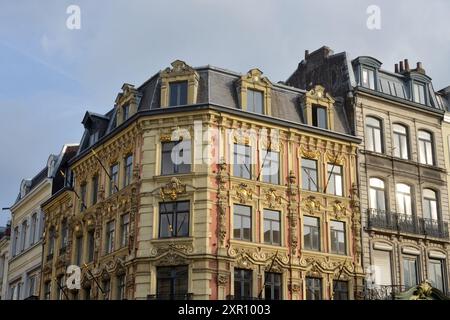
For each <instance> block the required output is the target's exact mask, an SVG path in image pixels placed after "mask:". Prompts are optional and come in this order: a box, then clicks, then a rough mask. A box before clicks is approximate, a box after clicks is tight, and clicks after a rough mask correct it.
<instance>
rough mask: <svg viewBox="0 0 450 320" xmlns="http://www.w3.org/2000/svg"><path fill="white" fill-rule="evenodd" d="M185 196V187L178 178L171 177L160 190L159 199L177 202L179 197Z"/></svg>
mask: <svg viewBox="0 0 450 320" xmlns="http://www.w3.org/2000/svg"><path fill="white" fill-rule="evenodd" d="M182 194H186V185H185V184H183V183H181V181H180V180H178V178H176V177H173V178H172V179H170V182H168V183H167V184H166V185H164V186H162V187H161V188H160V197H161V199H163V200H164V199H170V200H172V201H174V200H177V198H178V196H179V195H182Z"/></svg>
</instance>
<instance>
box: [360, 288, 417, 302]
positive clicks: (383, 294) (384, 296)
mask: <svg viewBox="0 0 450 320" xmlns="http://www.w3.org/2000/svg"><path fill="white" fill-rule="evenodd" d="M407 289H408V288H406V287H405V286H403V285H370V286H369V285H367V286H364V287H356V296H355V298H356V299H357V300H395V296H396V295H397V294H399V293H401V292H404V291H406V290H407Z"/></svg>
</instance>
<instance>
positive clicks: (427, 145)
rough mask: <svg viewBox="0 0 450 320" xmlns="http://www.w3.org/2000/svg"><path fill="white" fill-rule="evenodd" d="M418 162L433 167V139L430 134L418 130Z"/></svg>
mask: <svg viewBox="0 0 450 320" xmlns="http://www.w3.org/2000/svg"><path fill="white" fill-rule="evenodd" d="M418 136H419V162H420V163H423V164H428V165H433V164H434V159H433V139H432V136H431V133H429V132H427V131H423V130H419V133H418Z"/></svg>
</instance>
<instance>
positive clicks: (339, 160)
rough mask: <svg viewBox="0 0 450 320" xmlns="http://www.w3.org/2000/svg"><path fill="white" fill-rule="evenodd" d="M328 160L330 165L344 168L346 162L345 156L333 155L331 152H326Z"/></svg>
mask: <svg viewBox="0 0 450 320" xmlns="http://www.w3.org/2000/svg"><path fill="white" fill-rule="evenodd" d="M326 159H327V162H328V163H331V164H335V165H339V166H342V165H343V164H344V162H345V158H344V156H343V155H341V154H339V153H337V154H332V153H330V152H329V151H327V152H326Z"/></svg>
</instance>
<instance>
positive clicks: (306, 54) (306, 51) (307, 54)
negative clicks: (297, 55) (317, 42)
mask: <svg viewBox="0 0 450 320" xmlns="http://www.w3.org/2000/svg"><path fill="white" fill-rule="evenodd" d="M308 56H309V50H305V59H306V58H308Z"/></svg>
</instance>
